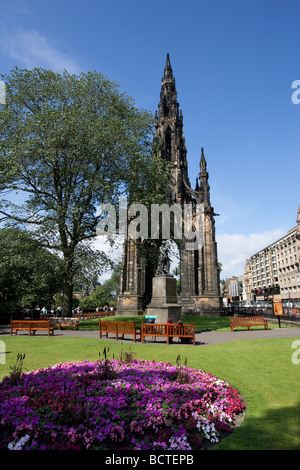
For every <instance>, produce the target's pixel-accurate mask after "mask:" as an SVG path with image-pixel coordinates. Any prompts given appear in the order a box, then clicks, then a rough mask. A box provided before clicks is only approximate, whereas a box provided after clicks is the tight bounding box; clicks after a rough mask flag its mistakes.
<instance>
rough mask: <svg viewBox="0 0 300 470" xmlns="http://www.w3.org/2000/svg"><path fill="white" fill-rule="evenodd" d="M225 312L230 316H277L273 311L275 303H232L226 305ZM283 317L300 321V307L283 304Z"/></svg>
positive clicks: (271, 317) (273, 317)
mask: <svg viewBox="0 0 300 470" xmlns="http://www.w3.org/2000/svg"><path fill="white" fill-rule="evenodd" d="M224 314H225V315H228V316H232V315H240V316H246V317H254V316H264V317H266V318H270V319H276V318H277V316H276V315H274V312H273V305H266V306H249V307H247V306H243V305H230V306H228V307H224ZM281 318H282V319H283V320H288V321H300V307H299V306H294V307H289V306H284V305H283V315H282V316H281Z"/></svg>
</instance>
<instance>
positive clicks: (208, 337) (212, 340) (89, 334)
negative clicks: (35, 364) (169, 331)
mask: <svg viewBox="0 0 300 470" xmlns="http://www.w3.org/2000/svg"><path fill="white" fill-rule="evenodd" d="M46 334H47V333H46V332H44V331H40V332H37V333H36V336H45V335H46ZM9 335H10V327H9V326H0V338H3V339H4V337H5V336H9ZM18 336H28V333H27V332H24V333H23V332H21V331H20V332H18ZM195 336H196V338H195V339H196V345H198V346H199V345H200V346H201V345H202V346H208V345H210V344H218V343H226V342H228V341H235V340H242V339H265V338H300V328H298V327H293V328H283V327H282V328H279V327H278V328H274V329H272V330H264V329H261V330H251V331H248V330H235V331H233V332H232V331H201V332H200V331H196V335H195ZM54 338H95V339H98V338H99V331H97V330H84V329H82V328H80V329H79V330H77V331H76V330H71V329H70V330H66V329H62V330H55V332H54ZM102 339H106V338H105V337H102ZM108 339H109V340H111V341H115V336H114V335H110V336H109V338H108ZM119 341H120V342H126V343H127V342H128V343H133V342H134V341H133V339H132V336H126V335H125V337H124V339H123V338H122V339H121V338H120V339H119ZM176 341H177V340H175V341H174V343H175V344H176ZM145 343H146V344H159V343H166V338H157V339H156V341H152V340H151V338H149V339H148V341H146V342H145ZM137 344H139V341H137ZM191 346H192V345H191Z"/></svg>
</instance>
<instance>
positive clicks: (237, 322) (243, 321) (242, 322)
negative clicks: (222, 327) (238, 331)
mask: <svg viewBox="0 0 300 470" xmlns="http://www.w3.org/2000/svg"><path fill="white" fill-rule="evenodd" d="M229 321H230V328H231V331H233V330H234V328H236V327H241V326H246V327H247V328H248V331H251V327H252V326H264V328H265V330H268V329H269V327H268V322H267V320H265V318H264V317H230V318H229Z"/></svg>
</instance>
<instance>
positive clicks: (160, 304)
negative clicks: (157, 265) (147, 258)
mask: <svg viewBox="0 0 300 470" xmlns="http://www.w3.org/2000/svg"><path fill="white" fill-rule="evenodd" d="M146 314H147V315H154V316H156V320H155V323H167V321H168V318H171V319H172V321H173V323H177V322H178V321H179V320H180V318H181V306H180V305H178V303H177V294H176V279H175V277H173V276H171V275H170V274H159V275H157V276H155V277H154V278H153V280H152V299H151V303H150V304H149V305H148V307H147V309H146Z"/></svg>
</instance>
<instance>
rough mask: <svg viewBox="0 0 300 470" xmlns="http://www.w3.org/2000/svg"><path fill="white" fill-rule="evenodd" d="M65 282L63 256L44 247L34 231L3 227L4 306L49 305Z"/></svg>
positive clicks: (0, 298)
mask: <svg viewBox="0 0 300 470" xmlns="http://www.w3.org/2000/svg"><path fill="white" fill-rule="evenodd" d="M61 285H62V277H61V259H60V258H58V257H57V256H55V255H54V254H52V253H51V252H50V251H49V250H47V249H45V248H42V247H41V246H40V244H39V243H38V242H37V241H36V240H34V239H33V237H32V235H31V233H30V232H27V231H24V230H19V229H2V230H0V308H1V309H2V311H3V310H5V311H12V310H21V309H24V308H26V307H30V306H31V305H32V306H33V307H35V306H36V305H37V304H38V305H40V306H41V305H42V304H45V305H48V306H50V305H51V303H52V298H53V295H54V294H56V293H57V292H58V291H59V290H60V289H61Z"/></svg>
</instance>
